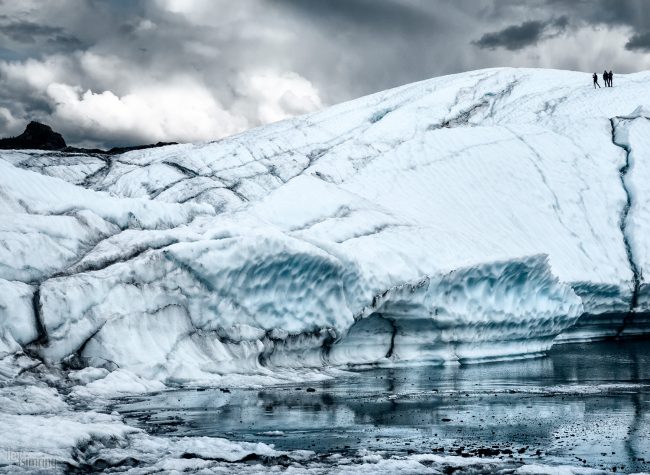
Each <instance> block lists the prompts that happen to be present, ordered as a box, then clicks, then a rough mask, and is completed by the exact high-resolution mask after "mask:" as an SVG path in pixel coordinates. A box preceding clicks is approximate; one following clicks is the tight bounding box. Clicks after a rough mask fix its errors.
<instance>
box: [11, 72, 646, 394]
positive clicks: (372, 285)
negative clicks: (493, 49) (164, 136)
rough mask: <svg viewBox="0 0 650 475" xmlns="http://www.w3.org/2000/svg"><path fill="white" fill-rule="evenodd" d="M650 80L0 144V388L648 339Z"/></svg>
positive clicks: (520, 83) (488, 356) (291, 373)
mask: <svg viewBox="0 0 650 475" xmlns="http://www.w3.org/2000/svg"><path fill="white" fill-rule="evenodd" d="M649 79H650V73H646V72H644V73H638V74H634V75H629V76H623V75H621V76H619V79H618V81H617V87H616V88H606V89H602V90H597V91H594V90H593V89H592V88H590V78H589V75H587V74H582V73H575V72H565V71H552V70H526V69H490V70H483V71H476V72H470V73H464V74H459V75H454V76H447V77H443V78H436V79H432V80H428V81H423V82H420V83H416V84H411V85H407V86H403V87H400V88H396V89H392V90H389V91H385V92H381V93H378V94H375V95H372V96H368V97H364V98H361V99H358V100H355V101H351V102H348V103H345V104H341V105H338V106H334V107H331V108H329V109H326V110H324V111H322V112H318V113H315V114H311V115H309V116H304V117H299V118H296V119H291V120H288V121H283V122H279V123H276V124H272V125H269V126H265V127H262V128H258V129H254V130H251V131H248V132H245V133H243V134H240V135H237V136H233V137H230V138H227V139H224V140H221V141H219V142H214V143H205V144H194V145H192V144H183V145H173V146H167V147H161V148H153V149H145V150H138V151H132V152H128V153H125V154H122V155H116V156H104V155H101V154H94V155H79V154H73V155H63V154H60V153H51V152H38V151H20V152H18V151H3V152H2V153H1V154H0V213H1V215H2V216H0V217H1V218H2V219H1V220H0V223H2V224H0V244H1V245H0V290H1V292H0V332H1V333H0V374H2V375H4V376H5V377H8V378H11V377H14V376H15V375H16V374H19V373H20V372H21V371H23V370H24V369H25V368H27V367H31V366H34V365H38V364H39V363H40V362H41V361H43V362H44V363H46V364H47V365H50V366H56V367H58V365H62V366H61V367H63V368H64V369H66V370H69V369H74V370H80V369H82V368H85V367H94V368H99V369H102V370H105V371H109V372H110V371H114V370H116V369H118V368H119V369H120V372H118V374H116V375H115V376H114V377H115V381H113V382H111V384H114V385H115V386H114V387H115V388H122V389H120V390H119V391H122V390H126V389H128V387H133V388H136V389H134V391H135V392H137V391H148V390H154V389H156V388H160V387H161V386H162V385H175V384H184V385H187V384H195V385H198V384H211V385H223V384H229V383H232V382H237V383H239V384H242V385H264V384H269V383H277V382H280V381H293V380H296V379H303V378H307V379H322V378H326V377H330V376H332V375H334V374H336V371H337V370H336V369H332V368H342V369H345V368H346V367H348V366H353V365H366V364H377V365H388V366H390V365H400V364H423V363H439V364H450V363H452V364H455V363H467V362H477V361H494V360H504V359H513V358H523V357H530V356H538V355H540V354H542V353H544V352H545V351H547V350H548V349H549V348H550V347H551V345H552V344H553V342H554V341H558V340H560V341H568V340H593V339H598V338H603V337H607V336H631V335H638V334H643V333H647V332H648V331H649V329H650V318H648V311H649V310H650V308H649V307H650V292H649V291H648V290H647V289H648V283H647V281H646V280H645V276H646V275H647V274H648V272H650V271H646V269H647V267H648V259H650V244H648V243H647V236H648V232H647V229H646V227H647V226H648V222H649V219H650V217H649V216H648V211H647V210H648V204H650V203H647V202H648V200H650V195H648V194H647V193H645V191H644V190H645V188H647V186H648V185H647V184H648V183H650V181H649V180H648V178H650V168H649V167H647V166H646V165H645V163H646V162H648V159H650V156H648V154H649V152H648V150H649V148H648V145H650V144H649V143H648V136H649V135H648V132H649V131H650V128H649V127H650V126H649V125H648V119H647V118H646V116H647V115H648V114H647V113H646V111H647V110H648V104H646V103H645V102H644V101H645V100H646V99H645V98H647V97H650V96H649V95H648V92H649V91H648V87H649V86H648V84H649ZM646 168H647V170H646ZM646 195H648V196H646ZM323 368H329V369H327V370H325V371H324V370H323ZM127 375H128V377H127ZM79 377H80V378H82V380H83V381H85V384H87V386H86V387H85V388H84V391H86V392H87V393H86V396H88V397H90V395H91V394H94V393H93V391H94V392H95V393H96V392H98V391H102V390H103V389H107V390H108V389H109V388H110V387H111V384H107V385H106V388H103V387H102V384H105V383H100V382H99V381H100V380H96V381H95V380H93V381H91V379H92V377H93V375H90V374H89V375H81V376H79ZM116 390H117V389H116Z"/></svg>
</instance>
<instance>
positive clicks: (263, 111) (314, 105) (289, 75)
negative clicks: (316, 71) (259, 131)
mask: <svg viewBox="0 0 650 475" xmlns="http://www.w3.org/2000/svg"><path fill="white" fill-rule="evenodd" d="M240 83H241V84H242V86H240V92H241V93H242V95H243V96H244V97H246V98H251V99H252V100H253V101H255V102H256V103H257V118H258V120H259V121H260V122H261V123H263V124H266V123H269V122H276V121H278V120H282V119H287V118H289V117H294V116H296V115H300V114H306V113H308V112H313V111H315V110H318V109H320V108H321V107H322V106H323V104H322V101H321V98H320V95H319V92H318V89H317V88H316V87H315V86H314V85H313V84H312V83H311V82H310V81H308V80H307V79H305V78H303V77H302V76H300V75H298V74H296V73H294V72H282V73H277V72H273V71H264V72H259V73H254V74H248V75H242V77H241V81H240Z"/></svg>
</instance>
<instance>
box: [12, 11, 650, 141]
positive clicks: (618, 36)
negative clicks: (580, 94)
mask: <svg viewBox="0 0 650 475" xmlns="http://www.w3.org/2000/svg"><path fill="white" fill-rule="evenodd" d="M647 31H650V4H649V3H648V2H645V1H644V0H640V1H639V0H593V1H592V0H588V1H587V0H570V1H569V0H530V1H527V2H525V4H522V2H520V1H519V0H438V1H436V2H431V1H428V0H382V1H381V2H378V1H376V0H319V1H312V2H308V1H302V0H247V1H246V2H232V1H230V0H183V1H180V0H147V1H144V0H129V1H126V0H121V1H105V0H85V1H82V0H58V1H56V2H46V1H42V0H22V1H20V2H6V1H5V2H2V1H0V35H1V37H2V47H0V119H1V120H0V136H4V135H12V134H15V133H18V132H20V129H22V128H23V127H24V124H25V123H26V122H28V121H29V120H31V119H36V120H42V121H45V122H48V123H50V124H51V125H52V126H53V127H54V128H55V129H58V130H60V131H61V132H62V133H64V135H65V136H66V139H67V140H68V141H69V142H71V143H75V144H82V143H83V144H86V145H101V146H111V145H127V144H134V143H142V142H151V141H157V140H192V141H193V140H209V139H216V138H218V137H220V136H223V135H227V134H231V133H234V132H237V131H240V130H244V129H246V128H249V127H253V126H256V125H259V124H263V123H266V122H269V121H273V120H277V119H281V118H283V117H288V116H291V115H293V114H300V113H304V112H308V111H310V110H314V109H317V108H320V107H323V106H326V105H328V104H333V103H336V102H340V101H344V100H348V99H351V98H354V97H359V96H361V95H364V94H368V93H371V92H375V91H378V90H383V89H387V88H390V87H392V86H397V85H400V84H405V83H409V82H413V81H417V80H421V79H426V78H429V77H433V76H439V75H443V74H449V73H455V72H460V71H465V70H470V69H478V68H484V67H493V66H504V65H510V66H522V67H524V66H525V67H540V66H541V67H557V68H568V69H584V70H588V71H591V70H600V69H602V67H601V65H602V64H603V63H604V64H606V65H607V67H608V69H614V70H615V71H617V72H621V73H623V72H627V71H633V70H635V69H638V68H639V67H650V55H646V54H645V51H646V50H645V49H643V48H641V47H640V46H639V45H641V43H639V42H640V41H641V40H642V39H643V37H642V35H643V34H644V33H645V32H647ZM560 33H561V34H560ZM599 35H600V36H599ZM602 35H607V36H608V38H609V41H608V42H606V43H605V44H606V45H607V47H606V48H604V47H603V46H602V45H603V42H602V41H600V40H598V41H593V42H591V41H590V39H594V38H601V37H602ZM628 40H629V42H628ZM473 42H474V43H473ZM626 42H628V45H631V46H629V47H627V48H626ZM592 43H593V47H591V46H590V45H591V44H592ZM585 45H587V46H585Z"/></svg>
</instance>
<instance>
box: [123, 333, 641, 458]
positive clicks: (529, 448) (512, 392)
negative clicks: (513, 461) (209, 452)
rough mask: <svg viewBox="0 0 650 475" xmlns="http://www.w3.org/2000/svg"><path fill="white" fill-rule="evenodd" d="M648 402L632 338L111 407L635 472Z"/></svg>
mask: <svg viewBox="0 0 650 475" xmlns="http://www.w3.org/2000/svg"><path fill="white" fill-rule="evenodd" d="M308 389H309V391H308ZM314 390H315V391H314ZM649 407H650V342H649V341H629V342H622V343H597V344H589V345H564V346H558V347H555V348H554V349H553V350H552V352H551V353H550V354H549V356H548V357H547V358H540V359H534V360H523V361H516V362H510V363H498V364H484V365H471V366H463V367H415V368H414V367H409V368H393V369H372V370H366V371H361V372H359V373H358V374H355V375H354V376H351V377H346V378H341V379H337V380H333V381H327V382H324V383H320V384H311V385H309V386H308V385H303V386H291V387H289V386H284V387H274V388H267V389H263V390H235V389H233V390H231V391H230V392H223V391H222V390H219V389H216V390H213V389H210V390H204V391H201V390H182V391H173V392H169V393H163V394H158V395H154V396H151V397H148V398H146V399H131V400H122V401H120V402H119V404H118V405H117V410H118V411H120V412H121V413H123V414H124V415H125V416H126V417H127V419H128V420H129V422H130V423H132V424H135V425H139V426H141V427H143V428H146V429H147V430H149V431H152V432H157V433H162V434H170V435H204V436H220V437H228V438H231V439H238V440H246V441H262V442H266V443H272V444H275V446H276V447H277V448H278V449H311V450H315V451H318V452H333V451H347V450H351V451H355V450H357V449H359V448H366V449H371V450H386V451H391V452H406V451H415V452H430V451H431V450H442V449H444V450H445V452H446V453H449V452H450V451H452V452H453V453H458V454H462V453H471V454H476V453H477V451H478V450H485V449H486V448H491V449H497V450H499V455H500V456H502V457H515V458H520V457H521V458H527V459H530V458H533V459H541V460H543V461H546V462H557V463H570V464H576V463H577V464H583V463H584V464H586V465H588V466H592V467H602V468H608V469H611V468H612V467H614V466H616V467H618V468H619V470H620V469H622V470H624V471H642V470H650V410H649ZM510 452H512V453H510ZM478 453H480V452H478ZM622 467H624V468H622Z"/></svg>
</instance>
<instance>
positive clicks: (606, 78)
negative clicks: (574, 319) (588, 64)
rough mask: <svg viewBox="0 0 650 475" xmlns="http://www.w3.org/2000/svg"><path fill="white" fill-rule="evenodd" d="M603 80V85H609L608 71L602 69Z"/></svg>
mask: <svg viewBox="0 0 650 475" xmlns="http://www.w3.org/2000/svg"><path fill="white" fill-rule="evenodd" d="M603 82H604V83H605V87H609V73H608V72H607V70H605V71H603Z"/></svg>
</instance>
